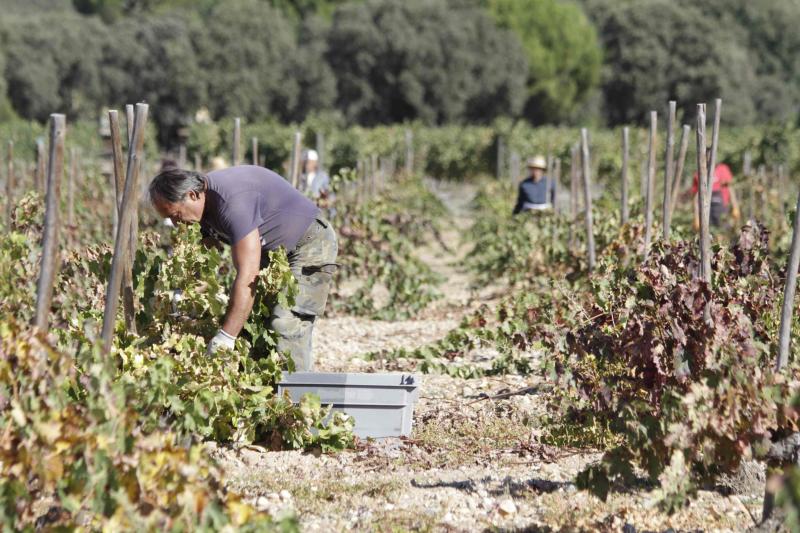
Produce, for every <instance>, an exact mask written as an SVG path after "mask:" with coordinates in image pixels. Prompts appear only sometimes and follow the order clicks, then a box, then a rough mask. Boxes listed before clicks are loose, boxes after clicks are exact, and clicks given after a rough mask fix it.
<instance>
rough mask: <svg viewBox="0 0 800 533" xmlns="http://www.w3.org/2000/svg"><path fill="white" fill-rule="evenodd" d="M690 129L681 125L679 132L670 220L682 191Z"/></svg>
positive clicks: (686, 125) (685, 125)
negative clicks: (679, 138)
mask: <svg viewBox="0 0 800 533" xmlns="http://www.w3.org/2000/svg"><path fill="white" fill-rule="evenodd" d="M691 131H692V128H691V127H690V126H689V125H688V124H684V125H683V131H682V132H681V148H680V151H679V152H678V162H677V164H676V165H675V173H674V174H673V176H674V178H675V179H674V180H673V183H672V200H671V201H670V203H669V216H670V220H672V214H673V213H674V212H675V204H676V203H678V194H680V192H681V190H682V189H683V168H684V164H685V163H686V153H687V152H688V150H689V133H690V132H691Z"/></svg>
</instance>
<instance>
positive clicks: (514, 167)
mask: <svg viewBox="0 0 800 533" xmlns="http://www.w3.org/2000/svg"><path fill="white" fill-rule="evenodd" d="M521 164H522V163H521V160H520V155H519V153H517V151H516V150H512V151H511V160H510V162H509V165H508V166H509V169H510V176H509V178H510V179H511V183H516V182H517V180H518V179H519V178H520V173H521V172H522V171H521V170H520V165H521Z"/></svg>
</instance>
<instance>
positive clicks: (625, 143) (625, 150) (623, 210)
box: [619, 126, 630, 225]
mask: <svg viewBox="0 0 800 533" xmlns="http://www.w3.org/2000/svg"><path fill="white" fill-rule="evenodd" d="M629 152H630V131H629V130H628V127H627V126H626V127H624V128H622V198H621V200H620V210H619V211H620V221H621V222H622V224H623V225H624V224H627V223H628V157H629Z"/></svg>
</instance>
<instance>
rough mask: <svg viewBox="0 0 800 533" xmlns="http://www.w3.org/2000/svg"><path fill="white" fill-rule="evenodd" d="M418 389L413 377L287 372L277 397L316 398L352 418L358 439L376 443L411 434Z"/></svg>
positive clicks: (416, 379)
mask: <svg viewBox="0 0 800 533" xmlns="http://www.w3.org/2000/svg"><path fill="white" fill-rule="evenodd" d="M419 385H420V380H419V377H418V376H415V375H412V374H357V373H334V372H293V373H291V374H290V373H287V372H284V373H283V378H282V379H281V382H280V383H278V393H279V394H283V391H288V392H289V396H290V397H291V398H292V401H294V402H299V401H300V398H302V396H303V395H304V394H306V393H309V392H310V393H314V394H317V395H318V396H319V398H320V400H321V401H322V404H323V405H333V409H334V410H336V411H342V412H343V413H347V414H348V415H350V416H352V417H353V419H354V420H355V434H356V435H357V436H358V437H360V438H367V437H372V438H376V439H377V438H383V437H400V436H408V435H410V434H411V422H412V415H413V411H414V403H415V402H416V401H417V398H418V397H419Z"/></svg>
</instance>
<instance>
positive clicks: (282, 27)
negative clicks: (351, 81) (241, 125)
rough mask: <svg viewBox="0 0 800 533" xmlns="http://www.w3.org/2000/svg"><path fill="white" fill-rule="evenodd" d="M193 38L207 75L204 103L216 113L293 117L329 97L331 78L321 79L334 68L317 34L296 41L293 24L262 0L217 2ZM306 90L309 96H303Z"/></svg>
mask: <svg viewBox="0 0 800 533" xmlns="http://www.w3.org/2000/svg"><path fill="white" fill-rule="evenodd" d="M195 43H196V48H197V51H198V53H199V57H200V62H201V67H202V70H203V72H204V76H205V77H206V79H207V80H208V106H209V109H210V110H211V111H212V113H213V114H214V116H215V117H217V118H222V117H232V116H241V117H245V118H247V119H248V120H262V119H266V118H269V117H272V118H278V119H281V120H292V119H294V118H297V117H298V116H302V115H303V114H304V113H306V112H309V111H312V110H314V109H318V108H319V109H324V108H325V107H326V106H327V105H328V104H329V102H330V101H331V100H332V97H333V95H332V94H330V93H329V92H330V91H332V90H333V83H332V81H330V80H325V79H324V78H325V77H326V76H327V77H328V78H330V79H331V80H332V78H331V76H332V74H331V73H330V70H328V69H327V67H326V66H325V65H324V63H323V61H322V57H321V52H322V51H321V50H320V49H319V48H318V47H317V48H315V46H317V43H318V40H315V41H314V46H309V47H308V48H306V49H302V48H301V47H299V46H298V44H297V37H296V35H295V32H294V27H293V25H292V24H290V23H289V22H288V21H287V19H286V18H285V17H284V16H283V15H282V14H281V13H280V12H279V11H278V10H276V9H275V8H273V7H270V6H269V5H268V4H266V3H264V2H260V1H258V0H234V1H231V2H226V3H224V4H219V5H218V6H217V7H215V8H214V9H213V10H212V11H211V13H210V14H209V15H208V16H207V17H206V19H205V21H204V28H203V30H202V31H201V32H200V33H198V34H197V35H196V40H195ZM309 72H310V73H312V74H309ZM301 78H302V79H303V80H304V82H303V83H304V84H305V85H304V84H303V83H301V81H300V79H301ZM304 88H305V89H306V92H305V93H304V92H303V89H304ZM320 88H322V89H320ZM319 90H324V91H328V92H327V93H325V94H324V95H320V93H319V92H318V91H319ZM315 91H317V92H315ZM309 95H313V96H314V97H313V99H312V100H311V101H308V99H307V100H305V101H304V98H310V96H309Z"/></svg>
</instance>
